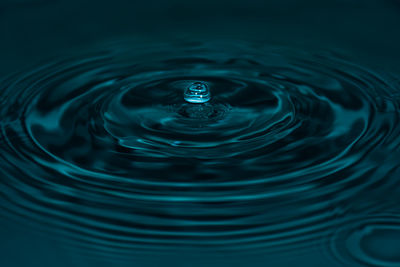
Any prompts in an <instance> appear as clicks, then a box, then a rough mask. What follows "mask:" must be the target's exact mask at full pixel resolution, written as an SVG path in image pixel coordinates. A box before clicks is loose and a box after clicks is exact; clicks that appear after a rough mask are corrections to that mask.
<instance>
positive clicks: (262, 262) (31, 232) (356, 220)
mask: <svg viewBox="0 0 400 267" xmlns="http://www.w3.org/2000/svg"><path fill="white" fill-rule="evenodd" d="M126 39H129V42H130V43H138V44H141V45H142V46H147V45H149V46H152V45H155V44H158V43H161V42H162V43H164V42H172V43H173V42H199V41H205V42H208V41H215V40H222V41H224V42H226V43H231V44H235V43H240V42H242V41H246V42H249V43H261V44H267V45H275V46H278V47H279V46H281V45H282V46H285V47H286V46H291V47H294V49H295V50H296V49H297V50H303V49H304V50H307V51H335V52H336V53H338V54H340V55H344V56H345V57H346V58H347V59H349V60H350V61H352V62H354V63H355V64H357V65H361V66H363V67H366V68H369V69H372V70H374V71H377V72H381V73H390V74H393V75H394V76H398V75H400V64H399V62H400V52H399V47H400V1H397V0H386V1H384V0H365V1H356V0H329V1H315V0H306V1H295V0H280V1H265V0H264V1H261V0H255V1H227V0H221V1H210V0H202V1H182V0H171V1H160V0H149V1H142V2H138V1H121V0H114V1H78V0H71V1H65V0H53V1H50V0H0V75H1V77H6V76H8V75H11V74H12V73H14V72H18V71H21V70H29V69H31V68H33V67H32V66H37V65H40V64H42V63H45V62H48V61H52V60H55V59H58V58H63V57H68V56H71V55H76V54H85V53H89V52H90V51H92V50H94V48H96V49H98V47H101V46H102V45H104V44H110V43H112V44H115V43H119V42H123V41H124V40H126ZM168 49H171V50H175V49H180V48H179V47H174V46H173V45H171V46H170V48H168ZM172 52H176V51H171V53H172ZM217 82H218V81H217ZM217 82H215V83H217ZM396 86H398V84H396V85H393V87H394V88H395V89H396V88H398V87H396ZM0 90H3V88H0ZM66 90H67V89H66ZM397 97H398V96H397ZM2 119H3V118H2ZM0 144H2V145H4V143H0ZM396 144H397V143H396ZM396 149H397V147H396ZM395 151H397V153H398V150H395ZM379 155H381V154H379ZM375 157H379V156H376V155H375ZM382 157H385V154H384V153H382V155H381V156H380V158H382ZM377 161H378V160H377ZM388 161H390V163H388V164H392V163H393V165H396V166H398V165H399V162H398V161H396V159H395V157H394V159H393V157H391V158H390V159H388ZM362 166H363V165H362ZM390 166H392V165H390ZM393 169H394V171H393V172H392V175H391V176H388V178H387V179H390V181H396V180H397V179H398V177H397V174H398V172H396V170H397V169H396V168H393ZM348 175H349V176H350V175H351V174H348ZM365 179H366V180H368V176H366V177H365ZM363 181H364V180H363V179H357V180H355V182H354V183H362V182H363ZM381 183H382V184H384V183H385V182H381ZM387 184H393V185H398V183H396V182H390V183H389V182H387ZM4 188H6V187H4ZM6 189H7V188H6ZM6 189H4V190H3V191H0V193H1V195H0V199H1V197H3V198H4V199H6V198H7V200H8V201H9V196H10V195H8V194H7V193H5V192H6ZM321 190H322V189H321ZM364 190H366V191H365V192H364V193H363V194H362V196H363V198H362V201H365V206H368V207H369V205H371V204H370V203H374V205H376V208H374V209H372V210H373V211H371V212H368V213H366V214H362V213H360V214H357V216H354V217H352V212H351V210H352V209H351V208H349V209H348V210H346V211H345V212H343V213H348V214H349V215H348V217H349V220H348V222H347V223H340V224H338V227H339V225H340V226H341V227H343V226H346V225H348V226H349V227H348V228H346V227H344V229H347V230H342V228H340V229H337V231H335V229H331V230H332V232H334V233H335V235H334V237H335V238H334V239H332V236H333V235H329V234H327V235H321V237H320V238H318V239H311V238H310V240H312V242H309V243H307V242H308V241H307V240H304V239H299V241H298V242H300V243H301V242H304V244H307V245H305V246H292V247H290V246H289V247H286V248H285V249H279V250H278V248H277V251H276V252H275V250H274V247H273V246H272V248H271V247H268V249H265V253H264V252H263V251H262V250H261V251H260V250H257V251H253V252H251V251H250V252H249V251H246V253H238V252H232V251H225V250H224V249H220V248H218V246H217V247H214V248H213V249H215V251H211V252H210V251H207V252H204V251H202V252H201V253H200V252H199V253H196V249H191V250H189V251H188V250H186V249H185V248H181V247H179V248H177V249H175V248H174V247H172V248H171V251H168V252H166V251H164V250H160V251H154V250H149V251H147V250H145V249H143V250H142V249H140V247H139V248H138V249H136V250H135V251H132V253H131V255H129V256H127V255H126V251H125V250H124V249H121V250H124V253H123V255H120V254H122V253H120V252H119V251H118V249H117V248H114V249H113V250H112V252H110V251H108V250H107V251H106V252H104V254H103V255H102V256H101V254H102V253H101V251H100V252H99V251H96V250H97V249H98V247H97V246H96V244H92V245H93V247H90V246H89V248H91V249H89V251H88V249H87V247H85V248H84V249H82V250H81V251H80V250H79V246H77V245H76V244H75V243H73V244H72V245H71V244H69V240H68V238H65V239H64V236H65V233H64V232H63V231H60V232H63V234H60V235H59V236H58V235H57V233H58V230H59V229H57V230H56V231H50V233H49V232H48V231H45V230H43V229H41V228H40V227H38V226H37V225H36V224H35V223H34V222H33V221H30V220H31V219H29V218H28V217H27V218H26V220H25V221H24V220H16V219H10V218H9V216H8V212H6V210H5V209H4V210H3V211H2V210H0V239H1V241H0V266H5V267H14V266H15V267H20V266H43V267H47V266H61V267H63V266H79V267H80V266H88V267H91V266H135V267H136V266H140V267H141V266H185V267H186V266H221V267H224V266H327V267H328V266H350V265H351V266H365V265H371V266H400V251H399V249H398V248H399V247H400V234H399V233H400V230H399V227H400V220H399V219H398V215H399V210H398V209H396V208H394V206H395V205H394V204H396V203H397V204H398V198H397V199H396V197H395V193H397V194H398V193H399V192H398V191H380V192H378V193H377V192H374V190H373V186H370V187H366V188H365V189H364ZM368 190H371V193H370V194H369V192H368ZM44 191H45V190H44ZM27 193H28V194H32V195H34V194H37V192H35V191H32V192H29V191H28V192H27ZM339 193H340V192H337V194H339ZM388 199H389V200H388ZM324 201H326V200H325V199H324V200H322V198H321V202H324ZM349 201H350V200H349ZM351 201H355V202H356V204H355V207H356V208H355V210H362V209H363V205H364V204H363V203H361V204H360V203H358V202H357V199H351ZM15 202H16V203H17V204H16V206H18V201H15ZM67 202H68V200H67ZM360 202H361V200H360ZM387 202H390V205H388V206H390V207H389V208H387V207H386V208H385V209H384V212H382V213H379V212H377V210H378V211H379V207H380V206H385V205H386V203H387ZM314 204H315V203H314ZM346 204H348V205H347V206H351V203H346ZM0 207H2V208H4V206H1V205H0ZM265 207H267V206H265ZM166 208H168V207H166ZM169 208H171V209H172V208H174V209H176V210H179V207H169ZM186 208H187V207H186ZM197 208H198V207H196V206H194V207H193V210H197ZM249 209H251V207H249ZM330 209H335V207H334V206H333V207H330ZM32 210H34V209H32ZM105 210H107V211H109V210H108V209H107V208H105ZM176 210H174V212H177V211H176ZM183 210H184V208H183ZM310 210H312V208H310ZM349 210H350V212H349ZM274 212H275V213H270V214H269V216H276V217H278V218H279V216H281V213H280V212H279V211H274ZM171 213H173V212H171ZM178 213H179V212H178ZM238 213H240V211H238ZM339 213H340V212H339ZM335 214H336V213H335ZM338 216H339V215H338ZM360 222H363V223H360ZM358 224H365V225H367V226H366V227H365V228H367V229H364V228H363V227H361V226H359V225H358ZM44 225H45V224H44ZM368 225H384V227H382V228H380V230H378V231H375V232H374V233H375V236H374V235H370V236H372V237H369V238H371V240H372V241H371V240H370V241H368V240H367V241H365V243H366V244H367V245H366V246H367V247H366V248H363V250H362V251H361V250H357V248H355V247H358V246H357V242H358V241H357V240H358V239H357V231H355V233H353V232H352V229H355V228H357V227H358V228H357V229H360V231H361V232H362V231H366V232H368V231H369V230H368V229H369V228H368ZM46 227H47V226H44V227H43V228H46ZM48 227H50V228H51V227H52V226H51V225H50V226H48ZM294 227H299V231H300V229H302V228H301V226H294ZM61 228H63V227H61ZM65 228H68V227H65ZM372 228H373V227H372ZM40 229H41V230H40ZM63 230H64V229H63ZM295 230H296V229H291V231H292V232H293V231H294V232H295ZM183 231H184V230H183ZM346 231H349V232H351V233H346ZM379 231H380V232H379ZM66 232H67V234H66V235H69V233H68V231H66ZM315 232H318V231H317V230H315ZM370 232H371V231H370ZM277 233H278V234H280V232H279V231H277ZM308 233H309V235H310V236H312V234H313V230H309V232H308ZM349 236H350V237H349ZM367 238H368V237H367ZM353 239H354V240H355V241H354V240H353ZM94 240H95V241H94V242H99V240H98V239H94ZM349 240H350V241H349ZM227 242H229V241H227ZM278 243H279V242H277V244H278ZM331 243H335V244H334V245H329V244H331ZM77 247H78V248H77ZM100 247H101V246H100ZM277 247H278V245H277ZM332 247H333V249H332ZM90 250H91V251H90ZM243 250H244V248H243ZM332 250H333V252H332ZM240 251H241V249H239V252H240ZM343 251H345V252H343ZM346 251H352V253H348V252H346ZM354 251H355V252H354ZM360 251H361V252H360ZM365 251H369V253H367V254H368V255H369V256H368V255H367V256H366V255H365ZM242 252H243V251H242ZM99 254H100V256H99ZM128 254H129V253H128ZM343 254H351V255H350V256H348V258H352V259H355V260H354V261H351V260H349V261H346V260H338V258H339V259H341V258H342V257H343V258H346V257H345V256H343ZM337 255H342V256H337ZM354 255H356V256H354Z"/></svg>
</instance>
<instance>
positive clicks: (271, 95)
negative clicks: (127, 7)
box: [0, 0, 400, 267]
mask: <svg viewBox="0 0 400 267" xmlns="http://www.w3.org/2000/svg"><path fill="white" fill-rule="evenodd" d="M289 2H291V1H289ZM53 4H54V3H53ZM391 4H397V3H395V2H391ZM54 5H56V4H54ZM40 6H45V7H48V8H52V7H51V4H49V3H48V2H47V1H34V0H32V1H6V2H4V3H2V5H0V14H1V12H4V14H8V15H10V14H12V12H15V10H19V9H21V8H24V9H25V10H26V9H28V10H29V9H31V8H37V7H40ZM49 6H50V7H49ZM273 6H274V7H275V8H276V9H277V10H278V11H279V10H281V8H282V7H281V6H280V5H278V4H276V5H273ZM350 6H351V5H350ZM394 6H395V5H393V7H394ZM256 7H258V5H256ZM53 8H54V7H53ZM13 10H14V11H13ZM10 12H11V13H10ZM121 12H122V11H121ZM189 14H190V12H189ZM255 14H256V15H257V14H258V13H255ZM136 19H137V18H136ZM10 21H11V20H10ZM110 23H111V22H110ZM247 23H248V25H250V24H251V23H250V22H247ZM399 25H400V24H399ZM14 27H16V26H14ZM232 27H233V26H232ZM343 29H344V27H343ZM48 31H49V32H51V31H50V30H48ZM78 31H79V30H78ZM38 32H40V31H39V30H38ZM106 32H107V33H108V34H110V33H109V31H104V33H106ZM215 33H216V31H215V32H214V34H215ZM247 34H248V35H247V38H241V39H242V40H240V38H236V39H235V41H232V40H230V41H227V40H225V41H217V39H218V38H213V37H210V36H209V37H208V38H198V37H197V38H196V37H195V36H194V34H193V33H192V35H190V37H187V38H180V40H178V41H177V40H175V41H170V40H164V41H163V40H160V38H158V39H148V40H147V41H143V40H142V41H140V42H138V41H136V39H134V40H132V38H128V37H127V36H118V37H113V38H111V39H112V41H110V40H108V41H96V42H94V41H93V43H90V42H88V41H87V42H86V44H85V46H84V47H81V48H80V49H67V50H66V52H65V54H63V55H61V53H58V55H57V56H54V55H53V52H48V51H45V50H47V49H46V44H45V42H43V47H41V48H40V49H38V48H32V50H35V51H37V52H38V53H39V51H40V53H39V55H34V54H31V55H29V56H26V57H24V56H21V55H20V56H15V57H14V59H15V61H14V65H13V63H7V62H11V61H12V60H10V59H11V58H13V56H12V55H6V54H7V53H4V58H5V61H4V62H3V63H0V64H2V65H1V68H0V69H1V70H2V71H1V73H6V74H4V75H2V76H1V79H0V177H1V183H0V226H1V227H0V239H1V241H0V258H1V259H0V266H5V267H19V266H43V267H47V266H62V267H63V266H77V267H80V266H85V267H86V266H87V267H92V266H100V267H102V266H121V267H125V266H135V267H136V266H139V267H142V266H182V267H187V266H195V267H196V266H218V267H225V266H234V267H235V266H255V267H258V266H326V267H330V266H384V267H391V266H400V210H399V203H400V194H399V193H400V189H399V188H400V187H399V186H400V180H399V175H400V124H399V122H400V109H399V106H400V75H397V74H396V67H393V66H394V65H396V63H395V62H394V63H393V62H392V61H390V60H387V62H388V63H387V64H385V65H381V67H376V66H377V65H379V64H378V63H379V62H382V61H377V60H375V58H374V56H373V55H371V56H370V57H367V58H364V59H363V60H355V59H354V58H355V57H356V56H354V57H353V58H351V57H350V56H349V55H348V54H349V53H347V54H346V55H344V54H343V53H341V51H342V49H332V48H331V47H329V48H325V49H321V48H320V49H313V48H311V46H310V45H308V48H307V46H304V45H303V46H299V45H296V44H291V43H290V42H285V41H282V38H280V40H281V42H280V43H279V44H273V43H274V42H268V41H265V40H264V41H255V40H251V41H250V40H243V39H252V38H250V37H249V36H251V35H252V33H251V32H248V33H247ZM210 35H212V33H210ZM8 36H9V37H10V35H8ZM39 36H40V33H39ZM72 36H73V35H72ZM49 37H50V36H49ZM75 37H77V35H75ZM342 37H343V36H342ZM59 38H65V32H64V33H63V37H61V35H60V36H59ZM33 39H34V38H33ZM33 39H32V44H33V45H35V41H33ZM56 39H57V38H55V39H54V40H56ZM77 39H78V38H77ZM88 39H90V38H89V37H88ZM93 39H97V38H94V37H93ZM161 39H162V38H161ZM48 40H49V42H51V43H52V44H55V43H56V42H57V41H54V40H52V41H50V38H49V39H48ZM156 40H157V41H156ZM7 42H9V39H8V41H7V40H6V41H5V42H4V43H3V44H2V45H0V48H1V47H2V46H3V48H4V47H7V46H8V43H7ZM371 42H372V41H371ZM375 42H376V40H375ZM38 43H39V42H38ZM38 43H36V45H37V44H38ZM318 44H319V45H318ZM321 44H322V42H320V43H317V44H314V45H313V46H312V47H315V46H322V45H321ZM21 46H24V44H21ZM53 49H54V50H59V49H61V46H59V47H58V48H57V46H56V47H53ZM360 49H361V50H362V48H360ZM363 49H365V50H366V51H367V50H368V48H365V46H364V47H363ZM355 50H357V49H355ZM3 51H5V50H3ZM9 51H18V49H15V50H9ZM382 51H383V50H382V49H380V50H379V51H377V53H378V54H379V53H381V54H382V53H383V52H382ZM40 54H41V55H43V58H41V57H40ZM361 54H362V53H360V54H358V56H360V55H361ZM36 57H39V58H41V60H38V59H36ZM393 57H394V59H395V58H396V54H394V55H393ZM371 58H372V59H371ZM24 61H26V62H27V63H29V64H28V66H23V64H21V63H18V62H24ZM32 61H34V62H36V63H35V64H31V62H32ZM383 61H384V60H383ZM394 61H395V60H394ZM366 62H368V64H367V63H366ZM371 62H374V63H373V64H371ZM6 63H7V64H6ZM392 64H393V65H392ZM15 65H18V66H15ZM374 66H375V67H374ZM8 67H9V68H10V69H9V70H8V71H7V68H8ZM387 69H392V70H393V71H387Z"/></svg>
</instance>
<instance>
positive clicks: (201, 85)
mask: <svg viewBox="0 0 400 267" xmlns="http://www.w3.org/2000/svg"><path fill="white" fill-rule="evenodd" d="M183 97H184V99H185V100H186V101H187V102H189V103H195V104H201V103H205V102H207V101H209V100H210V99H211V93H210V89H209V88H208V85H207V83H205V82H194V83H192V84H191V85H189V86H188V87H187V88H186V90H185V93H184V95H183Z"/></svg>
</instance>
